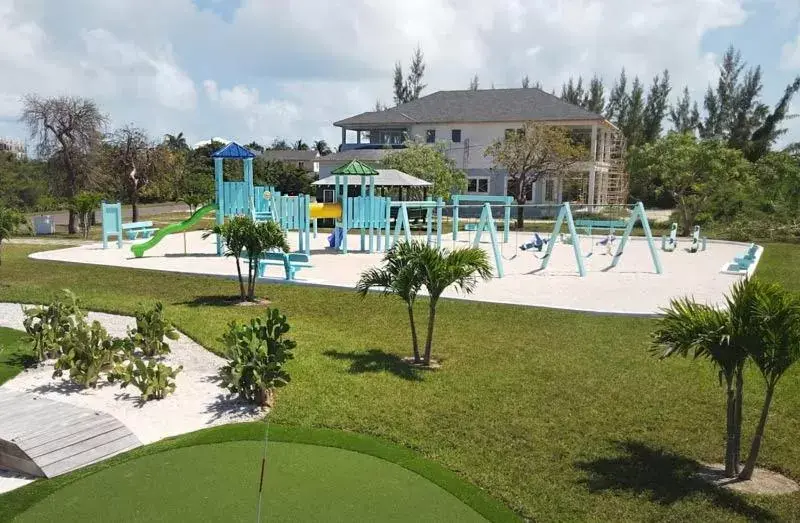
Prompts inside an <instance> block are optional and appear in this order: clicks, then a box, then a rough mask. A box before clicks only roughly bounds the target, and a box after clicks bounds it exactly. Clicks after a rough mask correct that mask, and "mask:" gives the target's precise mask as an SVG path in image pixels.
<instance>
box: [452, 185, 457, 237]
mask: <svg viewBox="0 0 800 523" xmlns="http://www.w3.org/2000/svg"><path fill="white" fill-rule="evenodd" d="M452 227H453V241H454V242H457V241H458V195H456V196H453V223H452Z"/></svg>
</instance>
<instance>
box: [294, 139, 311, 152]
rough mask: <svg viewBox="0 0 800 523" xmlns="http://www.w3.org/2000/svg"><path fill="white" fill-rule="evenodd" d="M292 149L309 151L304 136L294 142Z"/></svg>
mask: <svg viewBox="0 0 800 523" xmlns="http://www.w3.org/2000/svg"><path fill="white" fill-rule="evenodd" d="M292 149H295V150H296V151H308V144H307V143H306V142H304V141H303V139H302V138H300V139H299V140H297V141H296V142H294V143H293V144H292Z"/></svg>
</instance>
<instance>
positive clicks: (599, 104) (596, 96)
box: [581, 75, 606, 114]
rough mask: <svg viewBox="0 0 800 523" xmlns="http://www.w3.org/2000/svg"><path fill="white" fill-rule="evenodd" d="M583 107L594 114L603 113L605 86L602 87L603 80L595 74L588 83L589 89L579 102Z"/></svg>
mask: <svg viewBox="0 0 800 523" xmlns="http://www.w3.org/2000/svg"><path fill="white" fill-rule="evenodd" d="M581 105H582V106H583V108H584V109H586V110H587V111H591V112H593V113H596V114H603V110H604V109H605V105H606V97H605V88H604V87H603V80H602V79H601V78H600V77H599V76H597V75H595V76H593V77H592V81H591V82H590V83H589V90H588V91H587V92H586V95H585V96H584V98H583V103H582V104H581Z"/></svg>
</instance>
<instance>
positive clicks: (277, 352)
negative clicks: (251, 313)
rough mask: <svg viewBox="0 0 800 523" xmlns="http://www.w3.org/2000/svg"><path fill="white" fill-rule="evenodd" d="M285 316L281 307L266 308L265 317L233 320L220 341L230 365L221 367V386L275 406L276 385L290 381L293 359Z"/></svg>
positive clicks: (245, 396)
mask: <svg viewBox="0 0 800 523" xmlns="http://www.w3.org/2000/svg"><path fill="white" fill-rule="evenodd" d="M287 332H289V323H288V322H287V321H286V316H283V315H282V314H280V312H279V311H278V309H267V311H266V314H265V317H264V318H263V319H262V318H253V319H252V320H250V323H249V324H239V323H237V322H231V323H230V324H229V326H228V332H226V333H225V334H224V335H223V336H222V339H221V341H222V342H223V344H224V345H225V356H226V357H227V359H228V364H227V365H225V366H223V367H222V368H221V369H220V377H221V378H222V382H221V383H220V386H221V387H223V388H226V389H228V390H229V391H231V392H233V393H237V394H239V396H241V397H242V398H244V399H246V400H248V401H250V402H253V403H256V404H258V405H261V406H264V405H270V406H271V405H272V396H273V393H274V389H275V388H276V387H283V386H284V385H286V384H288V383H289V381H290V379H291V378H290V377H289V373H288V372H286V370H285V368H284V365H285V363H286V362H287V361H288V360H290V359H292V358H294V355H293V354H292V350H293V349H294V348H295V347H296V345H297V344H296V343H295V342H294V341H293V340H290V339H288V338H285V337H284V335H285V334H286V333H287Z"/></svg>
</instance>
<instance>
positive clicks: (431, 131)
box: [425, 129, 436, 143]
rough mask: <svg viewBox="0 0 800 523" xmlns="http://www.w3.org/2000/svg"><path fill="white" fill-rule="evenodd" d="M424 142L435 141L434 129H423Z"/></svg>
mask: <svg viewBox="0 0 800 523" xmlns="http://www.w3.org/2000/svg"><path fill="white" fill-rule="evenodd" d="M425 142H427V143H436V129H428V130H427V131H425Z"/></svg>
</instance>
